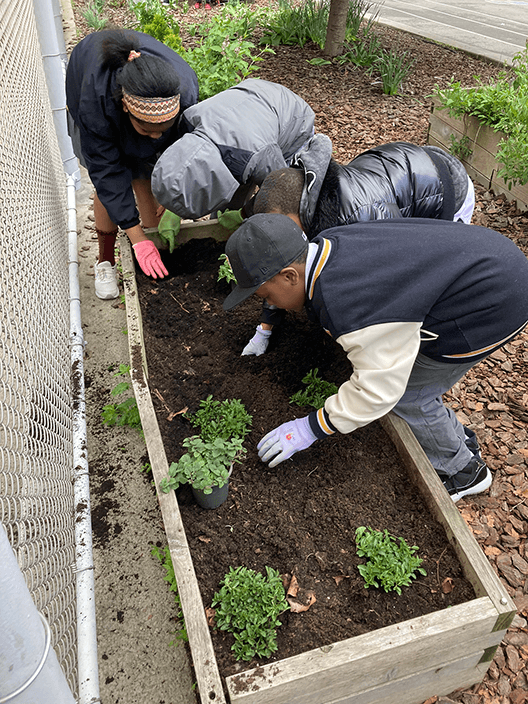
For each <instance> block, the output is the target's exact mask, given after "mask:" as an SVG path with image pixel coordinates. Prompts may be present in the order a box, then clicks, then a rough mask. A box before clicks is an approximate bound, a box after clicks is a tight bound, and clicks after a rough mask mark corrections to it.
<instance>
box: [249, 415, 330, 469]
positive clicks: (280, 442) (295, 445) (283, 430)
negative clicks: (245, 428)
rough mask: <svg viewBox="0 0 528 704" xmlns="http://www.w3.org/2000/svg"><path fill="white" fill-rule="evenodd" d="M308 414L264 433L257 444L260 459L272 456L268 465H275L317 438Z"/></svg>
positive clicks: (304, 448)
mask: <svg viewBox="0 0 528 704" xmlns="http://www.w3.org/2000/svg"><path fill="white" fill-rule="evenodd" d="M308 418H309V416H305V417H304V418H297V419H296V420H290V421H288V422H287V423H283V424H282V425H279V427H278V428H275V430H272V431H271V432H269V433H268V434H267V435H265V436H264V437H263V438H262V440H261V441H260V442H259V444H258V445H257V450H258V454H259V457H260V459H261V460H262V461H263V462H267V461H268V460H269V459H271V458H272V457H275V455H277V456H276V457H275V459H274V460H273V461H272V462H270V463H269V466H270V467H276V466H277V465H278V464H279V463H280V462H282V461H283V460H287V459H288V458H290V457H291V456H292V455H294V454H295V453H296V452H299V450H306V448H307V447H310V445H311V444H312V443H313V442H315V441H316V440H317V437H316V436H315V435H314V434H313V432H312V429H311V428H310V421H309V420H308Z"/></svg>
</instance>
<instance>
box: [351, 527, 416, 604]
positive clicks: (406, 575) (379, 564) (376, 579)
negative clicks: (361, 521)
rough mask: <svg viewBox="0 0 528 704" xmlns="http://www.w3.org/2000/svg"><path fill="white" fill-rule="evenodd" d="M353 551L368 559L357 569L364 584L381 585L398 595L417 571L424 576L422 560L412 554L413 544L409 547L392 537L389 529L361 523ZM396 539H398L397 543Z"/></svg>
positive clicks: (414, 546) (404, 542) (399, 539)
mask: <svg viewBox="0 0 528 704" xmlns="http://www.w3.org/2000/svg"><path fill="white" fill-rule="evenodd" d="M355 537H356V547H357V550H356V553H357V555H359V557H366V558H367V560H368V562H367V563H366V564H365V565H359V566H358V569H359V572H360V574H361V576H362V577H363V579H364V580H365V588H367V587H371V586H372V587H380V586H381V587H383V589H384V590H385V591H386V592H389V591H391V590H393V591H395V592H396V593H397V594H401V588H402V587H406V586H409V585H410V584H411V579H416V577H417V574H416V573H417V572H418V573H420V574H422V575H426V574H427V572H426V571H425V570H424V569H423V567H420V565H421V564H422V562H423V560H422V559H421V558H419V557H418V556H417V555H416V554H415V553H416V552H417V551H418V550H419V548H418V547H417V546H416V545H413V546H412V547H410V546H409V545H408V544H407V542H406V541H405V540H404V539H403V538H395V537H394V536H392V535H390V533H389V531H388V530H387V529H385V530H384V531H379V530H375V529H373V528H370V527H369V528H367V527H365V526H359V528H356V535H355ZM398 541H399V542H398Z"/></svg>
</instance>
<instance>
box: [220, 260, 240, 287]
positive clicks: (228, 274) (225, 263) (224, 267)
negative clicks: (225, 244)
mask: <svg viewBox="0 0 528 704" xmlns="http://www.w3.org/2000/svg"><path fill="white" fill-rule="evenodd" d="M218 261H220V262H222V263H221V264H220V266H219V268H218V278H217V279H216V280H217V281H221V280H222V279H225V280H226V281H227V283H228V284H229V283H231V281H233V282H234V283H235V284H236V282H237V280H236V277H235V275H234V274H233V269H231V264H230V263H229V259H228V258H227V254H221V255H220V256H219V257H218Z"/></svg>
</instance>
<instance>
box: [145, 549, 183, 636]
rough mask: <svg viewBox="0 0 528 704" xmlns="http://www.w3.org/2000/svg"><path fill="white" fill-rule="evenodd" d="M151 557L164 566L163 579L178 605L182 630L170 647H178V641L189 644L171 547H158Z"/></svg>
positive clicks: (180, 629) (178, 616) (177, 633)
mask: <svg viewBox="0 0 528 704" xmlns="http://www.w3.org/2000/svg"><path fill="white" fill-rule="evenodd" d="M150 553H151V555H153V556H154V557H156V558H157V559H158V560H159V561H160V562H161V564H162V565H163V567H164V569H165V576H164V577H163V579H164V580H165V582H168V584H169V588H170V590H171V592H172V593H173V594H174V601H175V603H176V610H177V614H176V618H177V620H178V621H179V624H180V628H179V630H178V631H177V632H176V637H175V638H174V640H173V641H171V642H170V643H169V645H176V643H177V642H178V641H183V642H184V643H188V642H189V638H188V636H187V628H186V626H185V621H184V618H183V611H182V605H181V600H180V594H179V592H178V583H177V582H176V575H175V574H174V567H173V564H172V558H171V554H170V550H169V546H168V545H167V546H166V547H165V548H163V549H162V548H158V547H157V546H156V545H155V546H154V547H153V548H152V550H151V551H150Z"/></svg>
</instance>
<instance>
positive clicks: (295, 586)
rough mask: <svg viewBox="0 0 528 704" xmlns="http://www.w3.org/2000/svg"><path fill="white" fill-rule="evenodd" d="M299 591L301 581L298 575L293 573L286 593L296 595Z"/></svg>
mask: <svg viewBox="0 0 528 704" xmlns="http://www.w3.org/2000/svg"><path fill="white" fill-rule="evenodd" d="M298 591H299V582H298V581H297V577H296V576H295V575H293V576H292V578H291V580H290V584H289V586H288V589H287V590H286V594H287V595H288V596H292V597H296V596H297V593H298Z"/></svg>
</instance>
